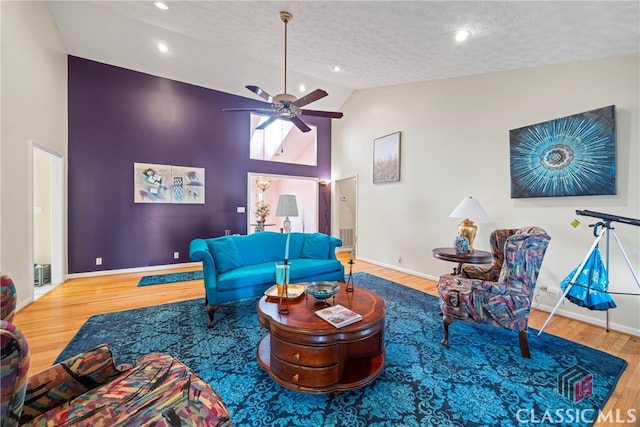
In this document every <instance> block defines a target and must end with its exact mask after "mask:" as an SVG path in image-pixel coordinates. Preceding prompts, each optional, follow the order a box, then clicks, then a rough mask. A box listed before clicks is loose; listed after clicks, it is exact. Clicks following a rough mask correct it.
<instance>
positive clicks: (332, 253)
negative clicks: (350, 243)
mask: <svg viewBox="0 0 640 427" xmlns="http://www.w3.org/2000/svg"><path fill="white" fill-rule="evenodd" d="M329 238H330V239H329V243H330V245H331V247H330V248H329V259H338V258H336V249H337V248H339V247H340V246H342V240H340V239H338V238H337V237H333V236H329Z"/></svg>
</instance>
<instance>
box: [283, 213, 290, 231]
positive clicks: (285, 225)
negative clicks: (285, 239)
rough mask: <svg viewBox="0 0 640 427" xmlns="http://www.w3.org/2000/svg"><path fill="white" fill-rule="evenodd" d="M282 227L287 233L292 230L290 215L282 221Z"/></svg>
mask: <svg viewBox="0 0 640 427" xmlns="http://www.w3.org/2000/svg"><path fill="white" fill-rule="evenodd" d="M282 228H284V232H285V233H289V232H290V231H291V220H290V219H289V217H288V216H287V217H285V218H284V221H282Z"/></svg>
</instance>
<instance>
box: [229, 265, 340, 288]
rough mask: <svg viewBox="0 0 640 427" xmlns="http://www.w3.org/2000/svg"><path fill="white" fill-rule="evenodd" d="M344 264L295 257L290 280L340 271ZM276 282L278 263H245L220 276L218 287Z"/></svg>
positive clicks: (242, 286) (239, 286) (295, 281)
mask: <svg viewBox="0 0 640 427" xmlns="http://www.w3.org/2000/svg"><path fill="white" fill-rule="evenodd" d="M341 266H342V264H341V263H340V261H338V260H328V259H308V258H306V259H294V260H291V261H290V263H289V267H290V269H291V270H290V271H289V282H290V283H297V282H300V281H301V280H304V279H305V278H308V277H313V276H317V275H321V274H323V273H327V272H331V271H333V270H335V271H339V270H340V269H341ZM275 283H276V265H275V263H273V262H265V263H262V264H254V265H245V266H243V267H239V268H236V269H234V270H231V271H228V272H226V273H223V274H220V276H218V289H219V290H220V291H229V290H233V289H239V288H245V287H248V286H257V285H263V286H264V287H265V289H267V288H268V287H269V286H272V285H274V284H275Z"/></svg>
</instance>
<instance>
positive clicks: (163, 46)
mask: <svg viewBox="0 0 640 427" xmlns="http://www.w3.org/2000/svg"><path fill="white" fill-rule="evenodd" d="M156 49H158V51H159V52H162V53H167V52H169V46H167V45H166V44H165V43H162V42H159V43H158V44H156Z"/></svg>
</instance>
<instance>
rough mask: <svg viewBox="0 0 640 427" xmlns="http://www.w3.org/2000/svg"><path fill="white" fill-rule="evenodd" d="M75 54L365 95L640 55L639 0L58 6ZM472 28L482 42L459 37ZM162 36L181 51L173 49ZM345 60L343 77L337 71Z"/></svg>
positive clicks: (279, 88)
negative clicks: (162, 45) (159, 45)
mask: <svg viewBox="0 0 640 427" xmlns="http://www.w3.org/2000/svg"><path fill="white" fill-rule="evenodd" d="M47 4H48V6H49V8H50V10H51V12H52V14H53V17H54V19H55V22H56V25H57V27H58V30H59V31H60V34H61V36H62V40H63V43H64V46H65V49H66V50H67V53H69V54H71V55H75V56H79V57H83V58H88V59H92V60H96V61H99V62H104V63H107V64H112V65H117V66H121V67H125V68H129V69H133V70H138V71H143V72H146V73H149V74H154V75H159V76H163V77H168V78H172V79H176V80H180V81H184V82H188V83H192V84H196V85H200V86H204V87H208V88H212V89H216V90H221V91H224V92H228V93H233V94H237V95H241V96H246V97H249V98H254V99H255V98H256V97H255V95H252V94H251V93H250V92H249V91H248V90H247V89H245V88H244V86H245V85H247V84H253V85H257V86H260V87H261V88H262V89H264V90H266V91H267V92H269V93H270V94H271V95H276V94H278V93H281V92H283V91H284V70H283V61H284V24H283V23H282V21H281V20H280V15H279V12H280V11H281V10H286V11H289V12H291V13H292V14H293V16H294V17H293V20H292V22H291V23H290V24H289V26H288V64H287V68H288V73H287V74H288V79H287V80H288V81H287V89H288V90H287V92H289V93H292V94H294V95H296V96H298V97H300V96H301V94H300V93H299V92H298V90H297V88H298V85H299V84H301V83H304V84H305V85H306V92H309V91H311V90H313V89H316V88H322V89H325V90H326V91H327V92H329V96H328V97H326V98H325V99H323V100H320V101H317V102H315V103H313V104H312V105H310V106H309V108H314V109H331V110H336V109H339V108H340V106H341V105H342V103H343V102H344V101H345V100H346V99H347V98H348V96H349V95H350V94H351V92H352V91H353V90H357V89H362V88H369V87H377V86H387V85H395V84H403V83H410V82H417V81H426V80H433V79H444V78H451V77H459V76H465V75H473V74H481V73H487V72H493V71H504V70H513V69H519V68H527V67H534V66H540V65H549V64H556V63H563V62H571V61H580V60H589V59H596V58H604V57H609V56H618V55H626V54H638V53H640V2H638V1H619V2H615V1H590V2H584V1H554V2H551V1H535V2H529V1H502V2H486V1H471V2H463V1H410V2H404V1H340V2H331V1H282V2H270V1H167V4H168V5H169V10H168V11H162V10H159V9H157V8H156V7H154V6H153V5H152V3H151V1H103V2H99V1H68V2H66V1H48V2H47ZM460 28H466V29H468V30H469V31H471V33H472V36H471V38H470V39H469V40H468V41H467V42H465V43H463V44H459V43H456V42H455V41H454V39H453V34H454V31H455V30H457V29H460ZM157 41H164V42H166V43H167V44H168V45H169V47H170V52H169V54H168V55H165V56H162V55H160V54H159V53H158V52H157V51H156V50H155V49H154V46H155V43H156V42H157ZM336 64H337V65H339V66H340V67H341V69H342V71H341V72H340V73H335V72H333V71H332V70H331V66H333V65H336Z"/></svg>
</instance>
